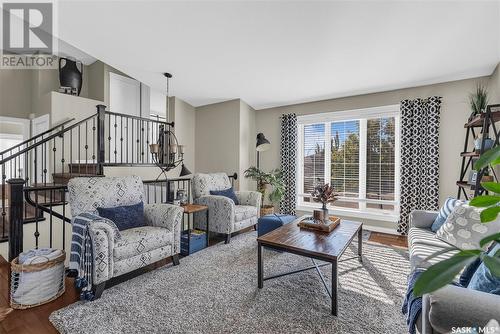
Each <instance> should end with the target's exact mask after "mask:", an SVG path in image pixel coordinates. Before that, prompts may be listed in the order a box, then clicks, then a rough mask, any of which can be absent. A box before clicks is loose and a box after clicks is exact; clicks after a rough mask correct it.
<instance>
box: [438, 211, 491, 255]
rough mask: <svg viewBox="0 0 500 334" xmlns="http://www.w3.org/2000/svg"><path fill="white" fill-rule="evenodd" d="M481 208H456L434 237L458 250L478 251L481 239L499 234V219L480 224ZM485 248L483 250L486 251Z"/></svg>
mask: <svg viewBox="0 0 500 334" xmlns="http://www.w3.org/2000/svg"><path fill="white" fill-rule="evenodd" d="M482 210H483V209H482V208H476V207H473V206H470V205H467V204H460V205H458V206H456V207H455V208H454V209H453V211H452V212H451V214H450V215H449V216H448V218H447V219H446V222H445V223H444V224H443V226H441V227H440V228H439V229H438V230H437V232H436V236H437V237H438V238H439V239H441V240H443V241H446V242H447V243H449V244H451V245H453V246H456V247H457V248H459V249H480V247H479V241H481V239H483V238H485V237H487V236H489V235H492V234H495V233H498V232H500V219H499V218H497V219H496V220H494V221H492V222H489V223H481V218H480V214H481V211H482ZM486 247H487V246H485V247H483V249H485V250H486Z"/></svg>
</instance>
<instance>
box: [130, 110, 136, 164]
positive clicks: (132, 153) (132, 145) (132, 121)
mask: <svg viewBox="0 0 500 334" xmlns="http://www.w3.org/2000/svg"><path fill="white" fill-rule="evenodd" d="M130 121H131V123H132V143H131V144H130V146H131V147H132V152H131V155H132V157H131V158H132V161H131V162H132V163H134V143H135V142H134V119H133V118H131V119H130Z"/></svg>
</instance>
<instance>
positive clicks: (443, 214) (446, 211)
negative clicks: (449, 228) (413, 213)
mask: <svg viewBox="0 0 500 334" xmlns="http://www.w3.org/2000/svg"><path fill="white" fill-rule="evenodd" d="M462 203H463V201H461V200H458V199H454V198H451V197H448V198H447V199H446V200H445V201H444V204H443V206H442V207H441V209H439V214H438V215H437V217H436V219H435V220H434V223H432V226H431V230H432V232H436V231H437V230H439V228H440V227H441V226H442V225H443V224H444V223H445V222H446V218H448V216H449V215H450V213H451V212H452V211H453V209H454V208H455V207H456V206H457V205H459V204H462Z"/></svg>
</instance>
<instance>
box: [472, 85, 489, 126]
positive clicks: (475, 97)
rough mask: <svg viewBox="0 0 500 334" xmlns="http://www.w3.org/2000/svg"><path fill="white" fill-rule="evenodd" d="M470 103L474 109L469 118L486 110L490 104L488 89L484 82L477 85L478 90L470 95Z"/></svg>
mask: <svg viewBox="0 0 500 334" xmlns="http://www.w3.org/2000/svg"><path fill="white" fill-rule="evenodd" d="M469 105H470V108H471V111H472V113H471V115H470V117H469V120H471V119H472V118H473V117H474V116H476V115H479V114H481V113H483V112H486V107H487V106H488V91H487V90H486V87H485V86H483V85H482V84H478V85H477V86H476V90H475V91H474V92H473V93H471V94H470V95H469Z"/></svg>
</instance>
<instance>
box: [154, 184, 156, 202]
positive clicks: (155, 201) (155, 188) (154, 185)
mask: <svg viewBox="0 0 500 334" xmlns="http://www.w3.org/2000/svg"><path fill="white" fill-rule="evenodd" d="M153 191H154V192H155V203H156V183H153Z"/></svg>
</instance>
